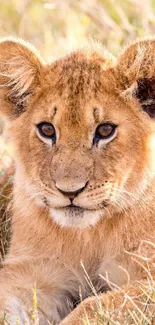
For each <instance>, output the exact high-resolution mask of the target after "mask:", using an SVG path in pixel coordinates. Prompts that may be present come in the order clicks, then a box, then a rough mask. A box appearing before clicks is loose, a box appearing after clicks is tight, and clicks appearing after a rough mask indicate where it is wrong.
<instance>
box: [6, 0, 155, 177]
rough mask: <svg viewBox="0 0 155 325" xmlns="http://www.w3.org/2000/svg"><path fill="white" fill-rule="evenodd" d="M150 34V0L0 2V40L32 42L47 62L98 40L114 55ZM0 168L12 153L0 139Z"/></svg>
mask: <svg viewBox="0 0 155 325" xmlns="http://www.w3.org/2000/svg"><path fill="white" fill-rule="evenodd" d="M154 34H155V0H53V1H52V0H51V1H46V0H31V1H30V0H12V1H11V0H5V1H4V0H3V1H2V0H0V36H1V37H6V36H10V35H11V36H15V37H21V38H24V39H25V40H28V41H30V42H31V43H33V44H34V45H35V46H36V47H37V49H39V51H40V54H41V55H42V56H43V58H44V59H45V60H47V61H48V62H49V61H51V60H54V59H56V58H57V57H59V56H61V55H64V54H66V53H67V52H68V51H70V50H73V49H75V48H77V47H80V46H83V45H84V44H86V43H87V42H89V40H92V39H94V40H99V41H100V42H101V43H103V44H104V46H105V47H106V48H107V49H108V50H109V51H111V52H112V53H113V54H115V55H118V53H119V51H120V49H122V47H124V46H125V45H126V44H127V43H129V42H131V41H132V40H134V39H135V38H136V37H142V36H148V35H154ZM3 129H4V123H3V121H2V119H1V117H0V170H1V173H2V172H3V171H2V169H3V167H4V168H5V166H8V165H9V163H10V159H11V158H10V157H12V155H13V153H12V149H11V146H9V143H7V142H6V141H5V140H4V137H2V130H3Z"/></svg>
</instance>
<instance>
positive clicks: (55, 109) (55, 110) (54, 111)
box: [51, 106, 57, 119]
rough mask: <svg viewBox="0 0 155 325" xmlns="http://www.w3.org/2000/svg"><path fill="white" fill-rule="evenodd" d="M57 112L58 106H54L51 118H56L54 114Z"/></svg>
mask: <svg viewBox="0 0 155 325" xmlns="http://www.w3.org/2000/svg"><path fill="white" fill-rule="evenodd" d="M56 112H57V107H56V106H54V107H53V109H52V111H51V119H53V118H54V116H55V115H56Z"/></svg>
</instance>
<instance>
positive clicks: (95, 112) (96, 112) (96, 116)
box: [93, 108, 99, 123]
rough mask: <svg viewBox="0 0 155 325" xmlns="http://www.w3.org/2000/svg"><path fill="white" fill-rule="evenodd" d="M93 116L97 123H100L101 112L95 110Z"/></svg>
mask: <svg viewBox="0 0 155 325" xmlns="http://www.w3.org/2000/svg"><path fill="white" fill-rule="evenodd" d="M93 116H94V120H95V122H96V123H99V112H98V109H97V108H94V109H93Z"/></svg>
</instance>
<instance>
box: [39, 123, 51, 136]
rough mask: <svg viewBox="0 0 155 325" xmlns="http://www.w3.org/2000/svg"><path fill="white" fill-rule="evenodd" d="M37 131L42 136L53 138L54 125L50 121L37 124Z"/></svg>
mask: <svg viewBox="0 0 155 325" xmlns="http://www.w3.org/2000/svg"><path fill="white" fill-rule="evenodd" d="M37 128H38V130H39V133H40V135H41V136H42V137H45V138H50V139H53V138H55V129H54V126H53V125H52V124H50V123H44V122H43V123H40V124H38V125H37Z"/></svg>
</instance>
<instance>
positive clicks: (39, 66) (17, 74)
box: [0, 38, 44, 118]
mask: <svg viewBox="0 0 155 325" xmlns="http://www.w3.org/2000/svg"><path fill="white" fill-rule="evenodd" d="M43 65H44V62H43V60H42V59H41V58H40V56H39V54H38V53H37V51H36V49H35V48H33V47H32V46H31V45H30V44H28V43H26V42H24V41H22V40H14V39H12V38H7V39H3V40H2V41H1V42H0V113H2V114H4V115H6V116H7V117H9V118H14V117H16V116H19V115H20V114H21V113H22V112H23V111H25V110H26V107H27V104H28V101H29V99H30V98H31V97H32V96H33V95H34V93H35V91H36V89H37V87H38V86H39V83H40V80H41V72H42V70H43Z"/></svg>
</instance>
